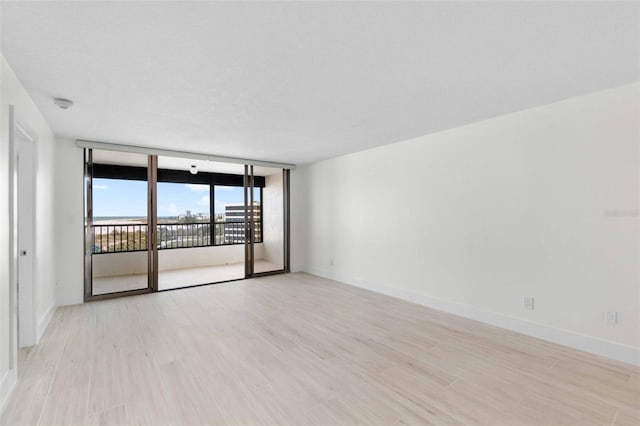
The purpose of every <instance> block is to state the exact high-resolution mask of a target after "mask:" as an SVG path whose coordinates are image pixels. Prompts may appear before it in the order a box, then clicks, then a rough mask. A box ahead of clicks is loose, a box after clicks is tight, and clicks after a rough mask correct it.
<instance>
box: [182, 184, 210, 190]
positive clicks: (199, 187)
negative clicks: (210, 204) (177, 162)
mask: <svg viewBox="0 0 640 426" xmlns="http://www.w3.org/2000/svg"><path fill="white" fill-rule="evenodd" d="M184 186H186V187H187V188H189V189H190V190H192V191H193V192H209V185H197V184H193V183H185V184H184Z"/></svg>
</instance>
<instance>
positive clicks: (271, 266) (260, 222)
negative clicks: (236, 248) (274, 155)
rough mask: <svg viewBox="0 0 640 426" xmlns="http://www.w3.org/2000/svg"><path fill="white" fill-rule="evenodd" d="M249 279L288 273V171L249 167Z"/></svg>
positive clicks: (247, 172) (247, 173)
mask: <svg viewBox="0 0 640 426" xmlns="http://www.w3.org/2000/svg"><path fill="white" fill-rule="evenodd" d="M245 174H246V175H245V181H246V189H245V197H246V206H245V215H246V227H247V229H248V233H247V234H248V236H250V237H249V238H247V240H246V246H247V247H246V249H245V251H246V253H247V254H246V257H247V268H246V269H247V276H259V275H264V274H272V273H279V272H285V271H288V259H287V256H285V251H286V250H288V243H287V242H288V238H289V236H288V226H287V223H288V222H287V220H286V219H287V215H286V213H285V212H286V211H287V210H288V198H289V197H288V191H287V185H286V184H287V183H288V179H289V175H288V170H283V169H277V168H270V167H257V166H246V172H245Z"/></svg>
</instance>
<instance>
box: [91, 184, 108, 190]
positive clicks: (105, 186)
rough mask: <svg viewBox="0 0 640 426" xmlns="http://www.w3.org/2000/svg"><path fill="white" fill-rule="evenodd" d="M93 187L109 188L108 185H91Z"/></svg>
mask: <svg viewBox="0 0 640 426" xmlns="http://www.w3.org/2000/svg"><path fill="white" fill-rule="evenodd" d="M93 189H109V185H100V184H98V185H93Z"/></svg>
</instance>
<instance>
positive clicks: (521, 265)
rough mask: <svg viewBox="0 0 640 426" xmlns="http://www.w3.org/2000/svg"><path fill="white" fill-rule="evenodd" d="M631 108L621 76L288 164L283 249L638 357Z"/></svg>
mask: <svg viewBox="0 0 640 426" xmlns="http://www.w3.org/2000/svg"><path fill="white" fill-rule="evenodd" d="M639 117H640V84H634V85H629V86H624V87H619V88H614V89H611V90H607V91H603V92H599V93H594V94H590V95H587V96H582V97H578V98H572V99H569V100H566V101H562V102H558V103H554V104H551V105H547V106H543V107H539V108H534V109H530V110H525V111H522V112H517V113H514V114H509V115H505V116H501V117H498V118H494V119H491V120H487V121H483V122H479V123H475V124H471V125H468V126H464V127H459V128H456V129H453V130H449V131H444V132H440V133H436V134H431V135H427V136H424V137H420V138H416V139H413V140H409V141H405V142H401V143H396V144H392V145H387V146H383V147H380V148H376V149H372V150H368V151H363V152H360V153H356V154H352V155H347V156H342V157H338V158H335V159H331V160H327V161H323V162H320V163H317V164H313V165H310V166H306V167H303V168H300V169H299V170H297V171H296V179H298V178H299V175H303V177H302V180H303V181H305V182H306V184H305V185H303V186H294V194H293V196H292V198H293V200H294V201H295V202H294V206H295V209H296V210H298V211H297V212H294V214H293V215H294V217H295V216H296V215H299V214H305V213H306V224H299V223H298V224H297V225H296V227H298V228H299V229H300V232H302V233H303V234H304V237H300V236H298V237H296V239H295V241H296V243H295V244H297V245H298V247H297V248H296V250H294V253H295V252H296V251H297V250H303V251H304V252H305V253H304V254H302V255H300V256H299V257H298V259H303V260H304V261H305V262H306V265H305V269H306V270H307V271H309V272H311V273H316V274H319V275H323V276H326V277H333V278H336V279H339V280H341V281H345V282H348V283H351V284H355V285H359V286H364V287H369V288H372V289H376V290H378V291H382V292H385V293H389V294H393V295H396V296H400V297H404V298H407V299H410V300H414V301H418V302H420V303H425V304H430V305H433V306H435V307H438V308H440V309H445V310H449V311H453V312H456V313H461V314H463V315H467V316H470V317H474V318H477V319H481V320H484V321H488V322H492V323H495V324H498V325H501V326H505V327H508V328H512V329H516V330H520V331H525V332H528V333H530V334H533V335H538V336H540V337H543V338H547V339H550V340H555V341H560V342H562V343H565V344H569V345H572V346H575V347H580V348H582V349H585V350H590V351H593V352H599V353H602V354H604V355H608V356H612V357H616V358H618V359H623V360H625V361H627V362H640V359H639V358H638V349H637V348H638V347H640V311H639V305H640V287H639V275H638V274H639V270H640V269H639V257H638V255H639V250H638V245H639V236H640V232H639V230H640V227H639V221H638V197H639V184H638V170H639V167H638V160H639V156H638V154H639V149H638V144H639V140H640V127H639V126H640V124H639ZM425 119H428V117H425ZM294 223H295V222H294ZM331 259H333V260H334V266H331ZM525 295H527V296H533V297H535V310H533V311H526V310H523V307H522V304H523V302H522V298H523V296H525ZM605 311H618V312H619V324H618V325H615V326H611V325H607V324H605V322H604V320H603V315H604V312H605Z"/></svg>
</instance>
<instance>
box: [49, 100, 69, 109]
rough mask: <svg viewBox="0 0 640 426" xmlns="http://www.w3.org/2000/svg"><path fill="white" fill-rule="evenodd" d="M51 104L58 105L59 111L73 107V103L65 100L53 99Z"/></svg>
mask: <svg viewBox="0 0 640 426" xmlns="http://www.w3.org/2000/svg"><path fill="white" fill-rule="evenodd" d="M53 103H54V104H55V105H58V106H59V107H60V109H68V108H70V107H71V106H73V101H71V100H69V99H65V98H53Z"/></svg>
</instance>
